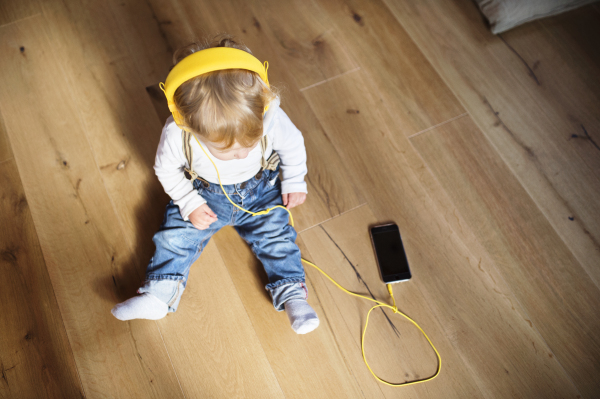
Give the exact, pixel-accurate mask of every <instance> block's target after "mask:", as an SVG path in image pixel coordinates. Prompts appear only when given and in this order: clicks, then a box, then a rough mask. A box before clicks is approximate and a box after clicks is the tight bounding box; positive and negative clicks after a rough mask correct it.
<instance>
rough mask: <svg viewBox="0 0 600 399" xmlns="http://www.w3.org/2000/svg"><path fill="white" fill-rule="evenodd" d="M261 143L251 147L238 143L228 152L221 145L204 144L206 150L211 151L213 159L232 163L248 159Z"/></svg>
mask: <svg viewBox="0 0 600 399" xmlns="http://www.w3.org/2000/svg"><path fill="white" fill-rule="evenodd" d="M259 141H260V140H259ZM259 141H257V142H256V143H254V144H253V145H252V146H251V147H242V146H241V145H240V144H239V143H238V142H237V141H236V142H235V143H234V144H233V146H232V147H230V148H228V149H226V150H224V149H223V147H222V146H221V145H220V144H219V143H212V142H204V145H205V146H206V148H208V151H210V153H211V154H212V156H213V157H215V158H217V159H220V160H221V161H231V160H232V159H244V158H246V157H247V156H248V154H249V153H250V151H252V150H253V149H254V148H256V146H257V145H258V143H259Z"/></svg>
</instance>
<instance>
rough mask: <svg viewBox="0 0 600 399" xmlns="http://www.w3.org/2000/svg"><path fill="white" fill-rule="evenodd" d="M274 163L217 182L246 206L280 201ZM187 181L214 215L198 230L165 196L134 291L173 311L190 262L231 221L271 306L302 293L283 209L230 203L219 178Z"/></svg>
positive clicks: (292, 234)
mask: <svg viewBox="0 0 600 399" xmlns="http://www.w3.org/2000/svg"><path fill="white" fill-rule="evenodd" d="M188 143H189V141H188ZM274 169H275V170H269V169H264V170H263V169H261V171H259V172H258V173H257V174H256V176H254V177H253V178H251V179H250V180H247V181H245V182H243V183H238V184H229V185H223V188H224V189H225V191H226V192H227V194H228V195H229V197H230V198H231V200H232V201H233V202H235V203H236V204H237V205H239V206H241V207H242V208H244V209H247V210H249V211H252V212H258V211H262V210H265V209H267V208H271V207H273V206H275V205H283V201H282V198H281V182H280V180H279V179H278V175H279V165H277V167H276V168H274ZM193 184H194V189H196V190H197V191H198V195H201V196H202V197H203V198H204V199H205V200H206V202H207V205H208V206H209V207H210V209H212V211H213V212H214V213H216V214H217V217H218V220H217V221H216V222H214V223H212V224H211V225H210V226H209V227H208V228H207V229H206V230H198V229H197V228H196V227H194V226H193V225H192V223H191V222H190V221H185V220H183V218H182V216H181V213H180V212H179V207H178V206H177V205H174V204H173V201H171V202H169V204H168V205H167V208H166V211H165V216H164V219H163V222H162V225H161V226H160V229H159V231H158V232H157V233H156V234H155V235H154V238H153V241H154V244H155V245H156V251H155V253H154V256H153V257H152V259H151V260H150V263H149V265H148V268H147V270H146V281H145V282H144V285H143V286H142V287H141V288H140V289H139V290H138V293H140V294H141V293H144V292H149V293H151V294H152V295H154V296H156V297H157V298H159V299H160V300H161V301H163V302H165V303H166V304H167V305H168V306H169V311H170V312H175V311H176V310H177V306H178V304H179V301H180V299H181V295H182V294H183V291H184V289H185V287H186V284H187V278H188V275H189V271H190V267H191V265H192V263H194V262H195V261H196V259H198V257H199V256H200V254H201V253H202V250H203V249H204V248H205V247H206V244H208V241H209V240H210V238H211V237H212V235H213V234H215V233H216V232H217V231H219V230H220V229H221V228H222V227H223V226H227V225H231V226H234V227H235V229H236V230H237V232H238V233H239V234H240V236H241V237H242V238H243V239H244V240H245V241H246V242H247V243H248V244H249V245H250V247H251V248H252V251H253V252H254V254H255V255H256V256H257V257H258V259H259V260H260V261H261V262H262V264H263V267H264V269H265V271H266V273H267V276H268V278H269V284H267V285H266V287H265V288H266V289H267V290H268V291H269V293H270V294H271V297H272V298H273V306H274V307H275V309H276V310H277V311H282V310H283V309H284V307H283V304H284V303H285V302H286V301H288V300H290V299H298V298H300V299H306V298H307V296H308V291H307V289H306V285H305V274H304V268H303V267H302V263H301V260H300V249H299V248H298V246H297V245H296V243H295V240H296V231H295V230H294V228H293V227H292V226H290V225H289V224H288V219H289V216H288V213H287V212H286V211H285V210H283V209H279V208H278V209H274V210H272V211H271V212H270V213H269V214H267V215H261V216H252V215H250V214H248V213H246V212H243V211H241V210H239V209H237V208H236V207H234V206H233V205H232V204H231V203H230V202H229V200H228V199H227V197H226V196H225V194H223V190H222V189H221V186H219V184H213V183H209V182H207V181H205V180H203V179H201V178H197V179H194V180H193Z"/></svg>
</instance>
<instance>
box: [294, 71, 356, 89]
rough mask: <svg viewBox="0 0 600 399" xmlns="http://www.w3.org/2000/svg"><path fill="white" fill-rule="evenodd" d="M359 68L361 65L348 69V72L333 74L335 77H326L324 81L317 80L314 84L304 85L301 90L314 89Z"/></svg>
mask: <svg viewBox="0 0 600 399" xmlns="http://www.w3.org/2000/svg"><path fill="white" fill-rule="evenodd" d="M359 69H360V67H356V68H354V69H351V70H349V71H346V72H343V73H340V74H339V75H335V76H333V77H331V78H327V79H325V80H322V81H320V82H317V83H315V84H312V85H310V86H306V87H303V88H302V89H300V91H301V92H302V91H305V90H308V89H312V88H313V87H316V86H320V85H322V84H323V83H327V82H329V81H332V80H334V79H337V78H340V77H342V76H344V75H347V74H349V73H352V72H356V71H358V70H359Z"/></svg>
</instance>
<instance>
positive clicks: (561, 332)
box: [412, 117, 600, 393]
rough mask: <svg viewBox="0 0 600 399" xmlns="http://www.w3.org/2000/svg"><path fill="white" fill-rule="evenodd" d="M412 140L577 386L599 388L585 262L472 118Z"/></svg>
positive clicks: (599, 348)
mask: <svg viewBox="0 0 600 399" xmlns="http://www.w3.org/2000/svg"><path fill="white" fill-rule="evenodd" d="M412 142H413V143H414V145H415V147H416V148H417V149H418V151H419V152H420V153H421V155H422V156H423V158H424V160H425V162H426V163H427V165H428V166H429V167H430V168H431V170H432V171H433V173H434V175H435V176H436V177H437V179H438V181H439V182H440V184H441V185H442V186H443V187H444V189H445V190H446V191H447V192H448V193H449V195H450V197H451V198H452V200H453V202H454V204H455V205H456V207H457V208H458V210H459V212H460V213H461V214H462V215H463V217H464V218H465V220H466V222H467V225H468V227H469V228H470V229H471V230H473V232H474V233H475V235H476V236H478V237H479V239H480V240H481V242H482V244H483V246H484V247H486V249H487V250H488V252H489V253H490V254H492V259H493V260H494V262H495V263H496V264H497V265H500V268H499V271H500V274H501V275H503V276H504V279H505V281H506V282H507V284H508V285H509V287H510V290H511V292H512V293H514V295H515V297H516V298H517V300H518V301H519V303H520V304H521V305H522V306H523V308H524V310H525V312H526V314H527V315H528V318H529V319H530V320H531V322H532V323H533V324H534V325H535V327H536V328H537V329H538V330H539V331H540V333H541V335H542V337H543V338H544V340H545V341H546V343H547V344H548V346H549V347H550V349H551V351H552V353H554V354H555V355H556V356H557V358H558V360H559V361H560V363H561V364H562V365H563V366H564V368H565V369H566V371H567V373H568V374H569V375H570V377H571V378H572V379H573V380H574V381H575V383H576V385H577V386H578V387H579V388H580V389H581V391H582V392H588V393H591V392H600V385H599V384H598V379H597V376H598V373H600V369H599V367H600V366H599V365H598V363H597V359H598V358H600V332H599V331H600V318H599V317H598V315H597V312H596V309H598V308H600V291H599V290H598V287H597V286H596V285H595V284H594V283H593V281H592V280H591V279H590V277H589V275H588V274H587V273H586V272H585V269H583V268H582V267H581V265H580V264H579V263H578V262H577V260H576V259H575V257H574V256H573V254H572V253H571V251H569V249H568V248H567V247H566V245H565V243H564V242H563V241H562V240H561V239H560V237H559V236H558V235H557V234H556V232H555V231H554V229H553V228H552V226H551V225H550V223H549V222H548V221H547V219H546V218H545V217H544V215H543V214H542V213H541V212H540V210H539V209H538V208H537V206H536V205H535V204H534V203H533V201H532V200H531V198H530V197H529V195H528V194H527V192H525V190H524V189H523V188H522V187H521V185H520V184H519V182H518V181H517V180H516V178H515V177H514V176H513V175H512V174H511V173H510V170H509V169H508V167H506V165H505V164H504V163H503V161H502V160H501V159H500V157H499V156H498V155H497V153H496V152H495V150H494V149H493V148H492V147H491V145H490V144H489V142H488V141H487V139H486V138H485V137H484V136H483V135H482V133H481V131H480V130H479V129H478V128H477V126H475V124H474V123H473V121H472V120H471V118H470V117H465V118H461V119H460V120H457V121H454V122H451V123H448V124H446V125H444V126H442V127H439V128H437V129H434V130H432V131H430V132H427V133H426V134H422V135H419V136H417V137H415V138H413V139H412ZM524 221H526V222H524ZM599 260H600V258H599Z"/></svg>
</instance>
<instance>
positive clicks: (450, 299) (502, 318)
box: [304, 74, 577, 397]
mask: <svg viewBox="0 0 600 399" xmlns="http://www.w3.org/2000/svg"><path fill="white" fill-rule="evenodd" d="M365 87H366V86H365V85H364V81H363V80H362V79H361V75H360V74H351V75H346V76H344V77H341V78H339V79H336V80H334V81H331V82H329V83H327V84H326V85H322V86H319V87H316V88H314V89H311V90H307V91H305V92H304V93H305V95H306V97H307V99H308V100H309V102H310V103H311V105H312V106H313V110H314V111H315V113H317V115H318V116H319V119H320V120H321V122H322V124H323V126H324V127H325V129H326V130H327V132H328V135H329V137H331V139H332V141H333V142H334V144H335V145H336V146H337V148H338V150H339V151H340V152H341V153H342V154H343V156H342V159H344V161H345V165H346V167H347V168H348V169H349V170H350V171H352V173H353V174H354V175H355V176H356V177H357V180H358V182H359V184H361V186H362V187H364V190H365V195H366V196H367V199H368V201H369V205H370V206H371V208H372V209H373V212H374V214H375V216H376V217H377V218H378V220H380V221H381V222H385V221H389V220H394V221H395V222H396V223H397V224H398V225H399V226H400V230H401V231H402V232H404V237H405V239H406V242H405V245H406V246H412V247H413V248H415V250H413V251H412V254H413V255H412V257H414V258H413V259H411V255H409V262H411V264H415V263H416V264H418V265H419V267H420V270H419V271H415V273H418V274H420V275H421V276H422V280H420V281H421V283H420V289H421V291H422V293H423V296H424V297H425V298H426V299H427V301H428V302H429V303H430V304H431V308H432V311H433V312H434V314H435V316H436V318H438V320H440V323H441V324H442V325H443V326H444V327H445V329H446V330H445V331H446V335H447V336H448V337H449V338H450V340H451V342H452V343H453V344H454V346H455V349H456V350H457V351H458V353H459V354H460V356H461V357H462V360H463V362H465V364H466V365H467V367H468V368H469V370H470V372H471V373H472V376H473V377H474V378H475V381H476V383H477V385H478V387H479V389H480V390H481V391H482V392H483V394H484V395H490V396H499V397H504V396H511V395H515V393H516V392H520V394H522V395H524V396H527V395H542V396H548V397H561V396H575V393H576V392H577V391H576V389H575V388H574V386H573V385H572V383H571V382H570V380H569V379H568V378H567V376H566V374H565V373H564V371H563V369H562V368H561V366H560V364H559V363H558V362H557V361H556V359H555V358H550V357H548V355H547V353H546V352H541V351H538V350H537V349H536V348H534V347H533V345H532V342H535V346H536V347H537V348H541V347H545V346H546V345H545V343H544V341H543V340H542V338H541V337H540V336H539V333H538V332H537V331H536V329H535V328H533V327H532V325H531V324H529V323H528V322H527V321H526V320H525V318H526V317H524V316H525V315H524V313H523V311H522V309H521V308H520V307H519V306H515V305H514V304H515V303H517V302H516V298H514V297H513V296H511V294H510V290H509V288H508V287H507V286H506V284H505V283H504V281H503V280H502V279H496V278H494V274H495V273H494V271H493V269H494V266H493V262H492V261H491V259H490V256H489V255H487V256H485V257H484V256H481V257H476V255H475V254H473V253H472V252H471V251H470V250H469V248H468V247H467V246H466V245H465V243H464V242H463V241H461V240H460V239H459V238H458V237H457V235H456V234H455V233H454V232H453V230H452V227H451V226H450V225H449V224H448V223H447V222H446V221H445V219H444V217H443V214H441V213H438V212H436V205H435V204H434V203H432V201H431V199H430V198H429V196H428V194H427V192H425V191H424V189H423V187H422V186H421V184H420V182H419V179H418V178H417V176H416V174H415V173H416V172H415V171H417V170H420V169H422V168H424V165H419V164H414V162H412V163H409V162H408V161H407V159H406V158H405V157H404V155H403V153H408V152H410V151H411V146H410V144H409V143H408V141H407V139H406V138H402V136H401V135H399V134H392V131H393V128H391V127H388V126H385V125H384V126H382V122H383V121H385V120H386V119H385V118H384V117H383V115H381V114H380V113H379V112H378V110H377V109H376V108H375V106H374V105H373V104H374V101H372V100H371V97H370V94H369V93H368V92H367V90H366V89H365ZM348 108H354V109H360V110H361V112H360V114H354V115H348V114H347V113H346V112H345V110H346V109H348ZM363 111H364V112H363ZM373 126H380V127H382V128H384V129H385V131H384V134H382V135H381V137H379V138H378V139H377V140H365V139H364V135H365V132H367V131H370V130H371V129H372V127H373ZM390 137H393V138H394V139H393V140H392V139H390ZM396 140H397V142H396ZM398 143H401V144H402V145H400V144H398ZM412 151H414V149H413V150H412ZM446 206H450V204H446ZM482 271H483V273H482ZM499 293H500V294H499ZM498 295H500V298H502V300H499V299H500V298H499V297H498ZM492 314H494V315H498V316H497V317H490V315H492ZM474 326H477V327H474ZM492 359H493V360H492ZM547 373H551V375H552V377H551V378H549V376H548V374H547ZM453 378H459V377H453ZM559 381H560V382H559ZM559 391H562V392H561V393H557V392H559ZM541 392H544V393H541Z"/></svg>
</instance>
